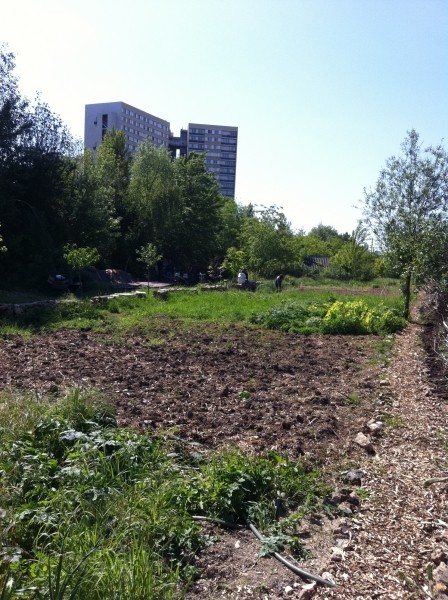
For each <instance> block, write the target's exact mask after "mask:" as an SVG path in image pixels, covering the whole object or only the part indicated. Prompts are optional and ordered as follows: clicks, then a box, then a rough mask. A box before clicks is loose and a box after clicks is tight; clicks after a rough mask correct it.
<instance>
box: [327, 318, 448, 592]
mask: <svg viewBox="0 0 448 600" xmlns="http://www.w3.org/2000/svg"><path fill="white" fill-rule="evenodd" d="M421 329H422V328H421V327H420V326H418V325H415V324H411V325H409V326H408V328H407V330H406V331H405V332H404V333H403V334H402V335H400V336H398V338H397V341H396V347H395V356H394V360H393V362H392V364H391V366H390V368H389V369H388V372H387V377H388V381H389V382H390V388H391V391H392V398H393V400H392V403H391V405H390V406H388V407H387V411H388V412H390V414H391V415H393V420H394V422H395V425H396V426H395V427H393V426H391V427H389V428H387V431H386V434H385V436H384V437H383V438H382V439H381V440H380V441H378V442H377V444H376V450H377V453H376V455H375V457H374V458H373V459H366V460H364V461H363V464H362V466H361V468H363V469H364V470H365V473H366V476H365V478H364V479H363V485H364V487H365V489H366V490H367V491H368V492H369V494H370V498H369V499H368V500H367V501H365V502H363V504H362V508H361V510H360V511H359V513H358V514H357V517H356V519H355V520H354V521H353V523H352V528H353V535H354V538H355V539H354V540H352V541H351V542H348V546H347V547H346V549H345V550H344V554H343V557H342V561H341V562H340V563H337V564H335V566H333V568H332V569H331V572H332V573H333V574H334V576H335V579H336V581H337V582H338V586H337V588H335V589H334V590H331V591H329V590H324V589H320V590H319V591H318V593H317V594H316V597H319V598H340V599H344V600H350V599H353V600H355V599H356V600H361V599H366V600H367V599H369V598H385V599H388V600H393V599H402V598H431V597H437V594H436V593H434V594H433V595H431V594H430V593H429V591H430V590H429V589H428V585H427V583H428V582H427V579H426V577H425V576H424V573H425V569H426V566H427V565H428V564H432V565H433V566H434V567H436V565H437V563H438V561H439V559H438V558H436V555H437V554H438V553H439V558H440V557H441V556H440V554H441V553H442V552H445V553H446V552H447V551H448V514H447V503H446V500H447V482H446V481H445V482H434V483H433V484H431V485H427V486H425V482H428V480H429V479H431V478H440V477H443V476H446V475H447V474H448V471H447V469H448V462H447V448H446V427H447V423H448V421H447V402H446V400H447V398H446V397H445V399H444V398H443V394H440V395H439V394H435V393H433V390H432V388H431V382H430V380H429V377H428V374H429V373H428V369H427V368H426V367H425V362H426V361H425V353H424V350H423V348H422V344H421ZM443 429H445V448H443V443H442V440H441V432H442V430H443ZM445 557H446V554H445ZM434 561H435V562H434ZM439 597H441V598H446V596H439Z"/></svg>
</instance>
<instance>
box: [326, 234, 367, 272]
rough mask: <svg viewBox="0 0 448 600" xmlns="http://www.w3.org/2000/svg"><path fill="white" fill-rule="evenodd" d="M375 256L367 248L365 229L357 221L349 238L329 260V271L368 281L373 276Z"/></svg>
mask: <svg viewBox="0 0 448 600" xmlns="http://www.w3.org/2000/svg"><path fill="white" fill-rule="evenodd" d="M375 261H376V256H375V254H373V253H372V252H370V251H369V249H368V244H367V230H366V228H365V227H364V226H363V224H362V223H358V225H357V227H356V229H355V230H354V231H353V232H352V234H351V236H350V239H349V240H348V241H347V242H345V243H344V244H343V245H342V247H341V248H340V250H338V252H336V254H335V255H334V256H333V257H332V258H331V260H330V267H329V271H330V273H331V274H334V275H339V276H340V277H341V278H343V279H356V280H358V281H369V280H370V279H372V278H373V276H374V267H375Z"/></svg>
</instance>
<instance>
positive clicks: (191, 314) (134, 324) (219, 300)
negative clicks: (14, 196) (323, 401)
mask: <svg viewBox="0 0 448 600" xmlns="http://www.w3.org/2000/svg"><path fill="white" fill-rule="evenodd" d="M361 298H362V301H363V302H364V303H365V304H366V305H367V307H371V308H374V307H376V306H378V305H379V304H383V305H384V306H385V307H386V308H391V309H393V310H396V311H400V310H401V307H402V303H401V300H400V298H399V297H397V296H395V295H391V296H377V295H369V294H364V295H362V296H359V295H358V294H347V293H335V292H334V291H325V290H305V291H295V290H294V289H293V288H291V289H290V290H289V291H287V292H285V293H281V294H275V293H271V292H270V291H267V292H262V291H260V292H256V293H252V292H243V291H239V290H237V291H236V290H229V291H226V292H216V291H214V292H204V291H201V290H199V291H198V292H197V293H191V292H189V291H173V292H170V293H169V294H168V297H167V299H166V300H163V299H161V298H160V297H156V296H155V295H153V294H149V295H148V296H147V297H145V298H138V297H118V298H114V299H112V300H109V301H108V302H106V303H104V304H94V303H92V302H91V301H89V300H79V299H75V298H73V297H70V298H67V299H66V300H64V301H62V302H61V303H60V304H58V305H57V307H56V308H48V309H45V310H40V311H37V312H34V313H32V314H29V315H25V316H23V317H21V318H16V319H15V321H13V322H11V321H6V320H3V322H0V333H4V332H7V331H8V330H9V331H11V332H12V331H13V332H17V333H23V334H25V333H30V332H36V331H42V330H50V331H51V330H55V329H61V328H73V329H95V330H97V331H109V332H112V331H113V332H115V333H116V334H117V335H120V333H123V332H126V331H129V330H132V329H135V328H140V329H145V330H146V331H147V330H148V329H151V320H152V319H153V318H154V317H166V318H172V319H178V320H179V319H180V320H183V321H185V322H192V321H194V322H198V321H199V322H219V323H242V322H244V323H246V324H247V325H249V323H250V322H252V323H253V324H254V323H256V319H255V318H254V317H255V315H263V314H268V313H270V312H272V311H273V310H277V309H278V307H280V309H281V310H283V307H285V306H292V305H295V306H303V307H306V306H309V305H311V304H314V305H322V304H325V303H330V302H334V301H335V300H336V299H338V300H341V301H343V302H346V301H354V300H360V299H361ZM8 328H9V329H8Z"/></svg>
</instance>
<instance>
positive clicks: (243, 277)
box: [237, 269, 285, 292]
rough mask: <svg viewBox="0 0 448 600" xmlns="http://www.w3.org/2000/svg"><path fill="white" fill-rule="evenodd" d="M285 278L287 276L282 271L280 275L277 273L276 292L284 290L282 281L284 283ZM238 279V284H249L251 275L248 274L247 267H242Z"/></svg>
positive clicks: (243, 285)
mask: <svg viewBox="0 0 448 600" xmlns="http://www.w3.org/2000/svg"><path fill="white" fill-rule="evenodd" d="M284 278H285V276H284V275H283V273H280V275H277V277H276V278H275V281H274V285H275V291H276V292H281V291H282V283H283V280H284ZM237 281H238V285H241V286H242V287H245V286H247V284H248V282H249V275H248V273H247V271H246V269H241V271H240V272H239V273H238V278H237Z"/></svg>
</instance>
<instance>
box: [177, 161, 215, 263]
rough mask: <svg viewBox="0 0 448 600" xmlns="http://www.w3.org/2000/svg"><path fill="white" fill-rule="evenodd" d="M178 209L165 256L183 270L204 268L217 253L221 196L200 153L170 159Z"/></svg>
mask: <svg viewBox="0 0 448 600" xmlns="http://www.w3.org/2000/svg"><path fill="white" fill-rule="evenodd" d="M173 166H174V177H175V183H176V191H177V194H178V196H177V199H178V209H177V214H176V219H175V221H174V222H173V224H172V227H173V237H172V238H171V244H172V245H171V248H170V253H169V257H172V259H173V261H174V262H175V263H176V264H177V265H178V266H180V267H182V268H183V269H187V270H188V269H191V270H192V271H204V270H206V269H207V267H208V265H209V264H210V262H211V261H212V260H213V257H215V256H216V254H217V253H218V252H219V244H220V239H219V233H220V228H221V226H222V208H223V206H224V204H225V200H224V198H223V196H221V194H220V192H219V187H218V184H217V182H216V179H215V177H214V176H213V174H211V173H209V172H208V171H207V169H206V166H205V157H204V156H203V155H202V154H195V153H192V154H189V155H188V156H182V157H180V158H178V159H177V160H175V161H174V163H173Z"/></svg>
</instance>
